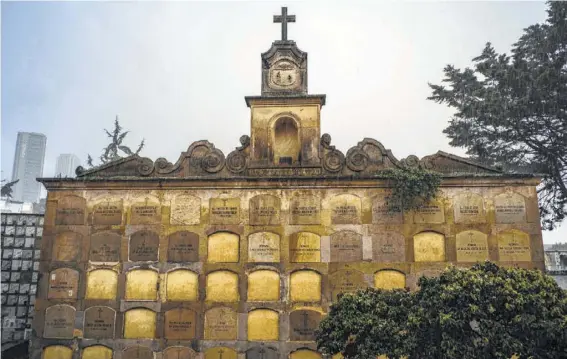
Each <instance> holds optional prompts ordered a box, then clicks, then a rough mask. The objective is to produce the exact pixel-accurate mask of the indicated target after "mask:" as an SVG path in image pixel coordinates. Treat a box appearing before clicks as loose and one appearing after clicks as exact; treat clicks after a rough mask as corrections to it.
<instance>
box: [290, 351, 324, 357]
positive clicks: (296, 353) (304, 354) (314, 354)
mask: <svg viewBox="0 0 567 359" xmlns="http://www.w3.org/2000/svg"><path fill="white" fill-rule="evenodd" d="M289 359H323V357H322V356H321V354H319V353H317V352H316V351H314V350H310V349H299V350H296V351H294V352H291V353H290V354H289Z"/></svg>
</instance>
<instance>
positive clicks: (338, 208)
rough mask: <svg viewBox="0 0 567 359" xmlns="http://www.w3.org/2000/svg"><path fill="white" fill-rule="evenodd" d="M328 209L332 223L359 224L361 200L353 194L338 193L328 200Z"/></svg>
mask: <svg viewBox="0 0 567 359" xmlns="http://www.w3.org/2000/svg"><path fill="white" fill-rule="evenodd" d="M329 211H330V212H331V223H333V224H360V223H361V216H362V201H361V199H360V197H358V196H355V195H353V194H346V193H345V194H340V195H337V196H334V197H333V198H331V200H330V201H329Z"/></svg>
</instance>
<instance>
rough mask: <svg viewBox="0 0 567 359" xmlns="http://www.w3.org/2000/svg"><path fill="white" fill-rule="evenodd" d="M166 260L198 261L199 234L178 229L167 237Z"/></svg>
mask: <svg viewBox="0 0 567 359" xmlns="http://www.w3.org/2000/svg"><path fill="white" fill-rule="evenodd" d="M167 261H168V262H198V261H199V236H198V235H197V234H196V233H193V232H188V231H179V232H175V233H172V234H170V235H169V237H167Z"/></svg>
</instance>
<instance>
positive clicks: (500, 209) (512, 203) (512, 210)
mask: <svg viewBox="0 0 567 359" xmlns="http://www.w3.org/2000/svg"><path fill="white" fill-rule="evenodd" d="M494 214H495V216H496V223H522V222H525V221H526V202H525V199H524V196H522V195H521V194H519V193H514V192H506V193H502V194H499V195H498V196H496V197H494Z"/></svg>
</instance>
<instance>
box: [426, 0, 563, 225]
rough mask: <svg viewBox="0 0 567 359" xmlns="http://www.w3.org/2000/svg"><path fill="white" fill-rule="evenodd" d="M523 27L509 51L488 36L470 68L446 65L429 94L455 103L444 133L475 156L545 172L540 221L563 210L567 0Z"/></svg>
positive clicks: (549, 221)
mask: <svg viewBox="0 0 567 359" xmlns="http://www.w3.org/2000/svg"><path fill="white" fill-rule="evenodd" d="M547 12H548V18H547V21H546V22H545V23H543V24H536V25H532V26H530V27H528V28H527V29H525V30H524V34H523V35H522V36H521V37H520V39H519V40H518V42H516V43H515V44H514V45H513V48H512V53H511V55H507V54H499V53H497V52H496V51H495V49H494V47H493V46H492V45H491V44H490V43H487V44H486V46H485V48H484V50H483V51H482V54H481V55H480V56H478V57H476V58H474V59H473V62H474V65H473V67H472V68H465V69H464V70H460V69H457V68H455V67H454V66H452V65H448V66H447V67H445V69H444V73H445V78H444V79H443V82H444V83H447V84H448V87H447V86H442V85H433V84H430V87H431V89H432V96H430V97H429V98H428V99H430V100H433V101H435V102H438V103H443V104H446V105H448V106H449V107H452V108H454V109H455V110H456V112H455V114H454V116H453V117H452V118H451V121H450V124H449V126H448V127H447V128H446V129H445V130H444V133H445V134H447V135H448V136H449V138H450V139H451V142H450V144H451V145H452V146H456V147H464V148H466V149H467V153H468V154H469V155H471V156H472V157H474V158H475V159H477V160H479V161H481V162H485V163H487V164H491V165H498V166H502V168H504V169H505V170H508V171H515V172H537V173H541V174H543V175H544V177H543V183H542V185H541V186H540V188H539V189H538V191H539V198H540V211H541V214H542V224H543V226H544V227H545V228H546V229H553V227H554V225H556V224H557V223H558V222H561V221H562V220H563V219H564V218H565V214H566V212H567V2H560V1H556V2H548V11H547Z"/></svg>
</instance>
